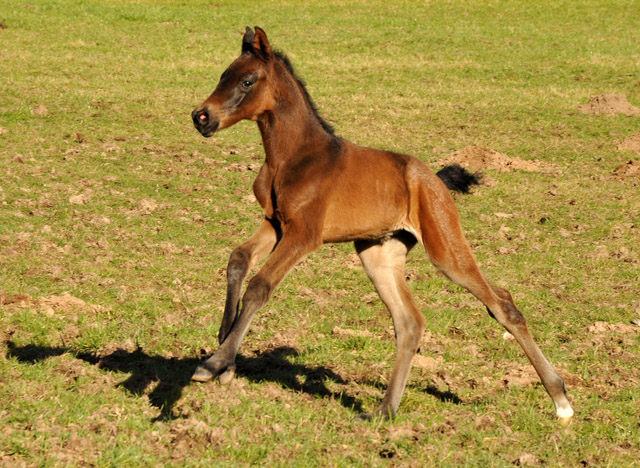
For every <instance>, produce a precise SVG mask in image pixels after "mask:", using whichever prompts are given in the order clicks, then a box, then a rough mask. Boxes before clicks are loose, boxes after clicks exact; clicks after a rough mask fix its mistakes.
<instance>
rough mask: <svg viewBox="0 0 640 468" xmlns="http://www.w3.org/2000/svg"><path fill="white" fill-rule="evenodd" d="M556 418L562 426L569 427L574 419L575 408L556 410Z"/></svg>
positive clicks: (568, 407)
mask: <svg viewBox="0 0 640 468" xmlns="http://www.w3.org/2000/svg"><path fill="white" fill-rule="evenodd" d="M556 416H557V417H558V420H559V421H560V424H563V425H567V424H569V423H570V422H571V419H572V418H573V408H571V406H567V407H566V408H556Z"/></svg>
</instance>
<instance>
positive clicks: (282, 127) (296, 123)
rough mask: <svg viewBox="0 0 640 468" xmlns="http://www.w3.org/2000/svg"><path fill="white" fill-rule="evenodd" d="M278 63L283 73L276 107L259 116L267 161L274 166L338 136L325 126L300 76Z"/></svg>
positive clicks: (280, 72) (279, 73) (278, 69)
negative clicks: (303, 86)
mask: <svg viewBox="0 0 640 468" xmlns="http://www.w3.org/2000/svg"><path fill="white" fill-rule="evenodd" d="M276 66H277V67H278V68H277V70H276V71H277V73H278V75H279V80H278V85H277V87H278V100H277V104H276V107H275V109H273V110H272V111H267V112H265V113H264V114H262V115H261V116H260V117H259V118H258V128H259V129H260V134H261V135H262V143H263V145H264V150H265V153H266V163H267V165H269V166H271V167H272V168H273V169H277V168H278V167H279V166H280V165H281V164H282V163H284V162H285V161H287V160H290V159H291V158H292V157H295V156H296V155H301V154H304V153H306V152H307V151H308V150H306V149H307V148H310V147H317V146H318V145H320V144H323V143H326V142H328V141H330V140H332V139H334V138H336V137H335V136H334V135H333V134H330V133H328V132H327V130H326V129H325V128H324V127H323V125H322V123H321V122H320V120H319V118H318V116H317V115H316V114H315V111H314V108H313V105H312V103H311V102H309V99H308V98H307V94H306V92H305V91H304V89H303V88H302V85H301V84H300V83H299V81H298V80H297V78H296V77H295V76H294V75H293V74H292V72H291V71H290V70H289V69H288V68H287V67H286V66H285V65H284V64H282V63H277V64H276ZM305 150H306V151H305Z"/></svg>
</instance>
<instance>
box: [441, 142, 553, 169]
mask: <svg viewBox="0 0 640 468" xmlns="http://www.w3.org/2000/svg"><path fill="white" fill-rule="evenodd" d="M440 163H441V164H460V165H461V166H462V167H465V168H468V169H471V170H473V171H479V170H482V169H492V170H495V171H500V172H509V171H517V170H520V171H530V172H538V171H540V170H541V169H542V167H543V164H542V163H540V162H538V161H525V160H523V159H520V158H516V157H510V156H507V155H506V154H502V153H499V152H498V151H495V150H492V149H490V148H483V147H481V146H467V147H466V148H464V149H461V150H458V151H455V152H454V153H453V154H452V155H451V156H449V157H448V158H447V159H446V160H444V161H441V162H440Z"/></svg>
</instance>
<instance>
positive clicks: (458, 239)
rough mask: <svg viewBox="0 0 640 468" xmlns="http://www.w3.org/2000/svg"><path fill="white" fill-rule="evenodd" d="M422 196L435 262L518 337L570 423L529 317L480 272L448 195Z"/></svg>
mask: <svg viewBox="0 0 640 468" xmlns="http://www.w3.org/2000/svg"><path fill="white" fill-rule="evenodd" d="M428 190H432V192H431V193H429V192H428ZM443 190H444V188H443ZM421 195H422V196H423V197H425V198H426V199H425V198H422V199H421V200H420V207H421V211H420V227H421V230H422V240H423V244H424V246H425V249H426V250H427V252H428V254H429V256H430V258H431V260H432V261H433V263H434V264H435V265H436V266H437V267H438V268H439V269H440V270H441V271H442V272H443V273H444V274H445V275H447V276H448V277H449V278H450V279H451V280H452V281H453V282H454V283H457V284H459V285H460V286H462V287H464V288H466V289H467V290H469V291H470V292H471V293H472V294H473V295H474V296H476V297H477V298H478V299H479V300H480V301H482V303H483V304H484V305H485V306H486V307H487V309H488V310H489V313H490V314H491V316H492V317H494V318H495V319H496V320H497V321H498V322H499V323H500V324H501V325H502V326H504V327H505V328H506V329H507V330H508V331H509V332H510V333H511V334H512V335H513V336H514V337H515V339H516V340H517V341H518V343H519V344H520V346H521V347H522V349H523V350H524V352H525V354H526V355H527V357H528V358H529V361H531V364H532V365H533V367H534V368H535V370H536V372H537V373H538V375H539V376H540V380H541V381H542V384H543V385H544V387H545V389H546V390H547V393H548V394H549V396H551V398H552V399H553V402H554V404H555V407H556V415H557V416H558V418H560V420H561V421H562V422H568V421H569V420H570V419H571V417H572V416H573V409H572V408H571V405H570V403H569V400H568V399H567V396H566V393H565V387H564V381H563V380H562V378H561V377H560V376H559V375H558V373H557V372H556V371H555V370H554V368H553V367H552V366H551V364H549V361H547V359H546V358H545V357H544V355H543V354H542V352H541V351H540V348H538V345H537V344H536V343H535V342H534V341H533V339H532V338H531V335H530V334H529V330H528V328H527V324H526V321H525V318H524V316H523V315H522V313H521V312H520V311H519V310H518V308H517V307H516V306H515V304H514V303H513V300H512V298H511V294H509V292H508V291H506V290H504V289H500V288H497V287H495V286H492V285H491V284H490V283H489V282H488V281H487V280H486V279H485V278H484V276H483V275H482V273H481V272H480V269H479V268H478V265H477V263H476V261H475V259H474V258H473V255H472V253H471V250H470V248H469V246H468V244H467V242H466V240H465V239H464V237H463V234H462V230H461V228H460V222H459V219H458V213H457V210H456V208H455V206H454V205H453V201H452V200H451V197H449V196H448V193H447V194H445V195H443V194H442V192H440V191H438V188H437V186H431V187H429V188H426V187H423V192H422V194H421Z"/></svg>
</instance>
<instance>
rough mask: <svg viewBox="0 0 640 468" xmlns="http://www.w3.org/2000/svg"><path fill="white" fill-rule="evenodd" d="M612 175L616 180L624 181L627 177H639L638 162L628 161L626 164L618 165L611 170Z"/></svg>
mask: <svg viewBox="0 0 640 468" xmlns="http://www.w3.org/2000/svg"><path fill="white" fill-rule="evenodd" d="M613 175H614V176H615V177H617V178H618V179H626V178H628V177H640V162H638V161H629V162H628V163H626V164H620V165H619V166H618V167H616V168H615V169H614V170H613Z"/></svg>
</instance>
